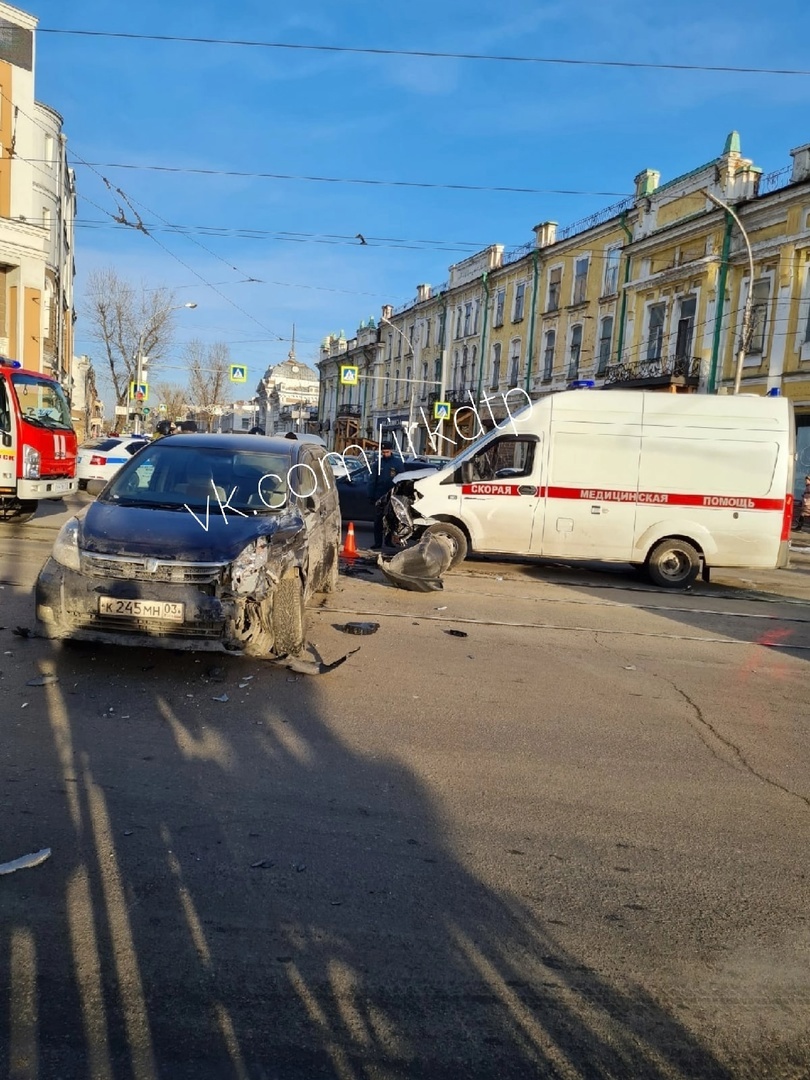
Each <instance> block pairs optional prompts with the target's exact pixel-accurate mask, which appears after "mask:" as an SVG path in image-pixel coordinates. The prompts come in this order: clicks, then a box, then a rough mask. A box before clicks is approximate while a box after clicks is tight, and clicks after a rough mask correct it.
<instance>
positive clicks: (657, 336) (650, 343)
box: [647, 304, 667, 360]
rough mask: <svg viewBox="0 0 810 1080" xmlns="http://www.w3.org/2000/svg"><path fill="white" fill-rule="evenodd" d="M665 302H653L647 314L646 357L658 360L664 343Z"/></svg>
mask: <svg viewBox="0 0 810 1080" xmlns="http://www.w3.org/2000/svg"><path fill="white" fill-rule="evenodd" d="M666 311H667V308H666V304H653V305H652V306H651V307H650V309H649V311H648V314H647V319H648V322H647V359H648V360H660V359H661V350H662V347H663V344H664V319H665V317H666Z"/></svg>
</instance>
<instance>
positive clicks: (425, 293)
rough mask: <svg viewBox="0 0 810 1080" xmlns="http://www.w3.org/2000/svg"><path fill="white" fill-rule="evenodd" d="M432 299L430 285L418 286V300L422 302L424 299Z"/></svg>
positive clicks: (419, 302)
mask: <svg viewBox="0 0 810 1080" xmlns="http://www.w3.org/2000/svg"><path fill="white" fill-rule="evenodd" d="M429 299H430V285H417V286H416V302H417V303H418V304H421V303H422V301H423V300H429Z"/></svg>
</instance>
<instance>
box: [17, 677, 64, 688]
mask: <svg viewBox="0 0 810 1080" xmlns="http://www.w3.org/2000/svg"><path fill="white" fill-rule="evenodd" d="M57 682H59V676H58V675H37V677H36V678H35V679H29V680H28V682H27V683H26V684H25V685H26V686H51V684H52V683H57Z"/></svg>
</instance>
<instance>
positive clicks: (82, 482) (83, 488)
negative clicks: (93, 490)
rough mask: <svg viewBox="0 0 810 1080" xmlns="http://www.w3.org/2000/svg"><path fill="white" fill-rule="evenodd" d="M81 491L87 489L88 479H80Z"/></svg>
mask: <svg viewBox="0 0 810 1080" xmlns="http://www.w3.org/2000/svg"><path fill="white" fill-rule="evenodd" d="M79 491H87V481H86V480H80V481H79Z"/></svg>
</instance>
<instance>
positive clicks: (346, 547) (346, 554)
mask: <svg viewBox="0 0 810 1080" xmlns="http://www.w3.org/2000/svg"><path fill="white" fill-rule="evenodd" d="M340 554H341V556H342V557H343V558H344V559H356V558H357V542H356V541H355V539H354V522H353V521H350V522H349V528H348V531H347V532H346V540H345V542H344V544H343V551H341V553H340Z"/></svg>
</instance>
